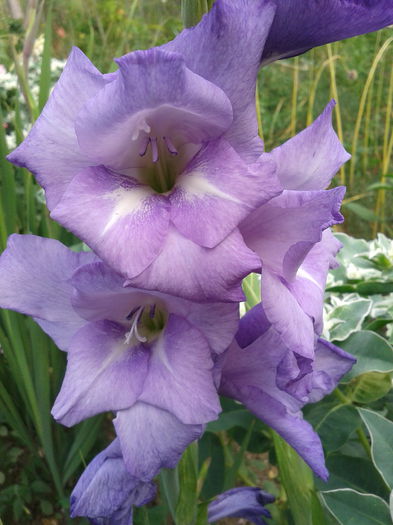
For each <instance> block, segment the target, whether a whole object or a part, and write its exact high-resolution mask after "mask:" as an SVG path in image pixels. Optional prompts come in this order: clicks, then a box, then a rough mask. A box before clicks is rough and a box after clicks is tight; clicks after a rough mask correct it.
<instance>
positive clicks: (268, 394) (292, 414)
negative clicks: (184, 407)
mask: <svg viewBox="0 0 393 525" xmlns="http://www.w3.org/2000/svg"><path fill="white" fill-rule="evenodd" d="M287 352H288V349H287V347H286V345H284V343H283V341H282V339H281V338H280V337H279V335H278V334H277V333H276V332H275V331H274V330H273V329H269V330H268V331H267V332H265V333H264V334H263V335H262V336H261V337H260V338H258V339H257V340H255V341H254V343H252V344H251V345H250V346H249V347H247V348H243V349H241V348H239V347H238V346H237V345H236V344H233V345H232V346H231V348H230V350H229V351H228V353H227V359H226V361H225V363H224V367H223V371H222V382H221V386H220V393H221V394H222V395H225V396H228V397H232V398H234V399H236V400H238V401H240V402H242V403H243V404H244V405H245V406H246V407H247V408H248V409H249V410H251V411H252V412H253V413H254V414H255V415H256V416H257V417H259V418H260V419H261V420H262V421H264V422H265V423H266V424H267V425H269V426H270V427H272V428H273V429H274V430H275V431H276V432H278V433H279V434H280V435H281V436H282V437H283V438H284V439H285V440H286V441H287V442H288V443H289V444H290V445H291V446H292V447H293V448H294V449H295V450H296V451H297V452H298V454H299V455H300V456H301V457H302V458H303V459H304V460H305V461H306V463H308V465H309V466H310V467H311V468H312V469H313V470H314V472H315V473H316V474H317V475H318V476H319V477H321V478H322V479H327V476H328V473H327V470H326V467H325V461H324V455H323V450H322V445H321V442H320V439H319V437H318V435H317V434H316V433H315V432H314V430H313V428H312V427H311V425H310V424H309V423H308V422H307V421H305V420H304V419H303V416H302V413H301V407H302V406H303V404H304V402H303V403H302V402H301V401H299V400H298V399H297V398H295V397H293V396H291V395H290V394H288V393H286V392H285V391H283V390H281V389H280V388H279V387H278V386H277V382H276V381H277V367H278V365H279V363H280V362H281V361H282V359H283V357H284V356H285V355H286V353H287Z"/></svg>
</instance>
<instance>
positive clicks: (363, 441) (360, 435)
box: [356, 428, 372, 458]
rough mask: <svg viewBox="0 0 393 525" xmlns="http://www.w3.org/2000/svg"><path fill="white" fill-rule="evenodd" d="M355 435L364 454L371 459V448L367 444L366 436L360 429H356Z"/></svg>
mask: <svg viewBox="0 0 393 525" xmlns="http://www.w3.org/2000/svg"><path fill="white" fill-rule="evenodd" d="M356 434H357V435H358V438H359V441H360V443H361V444H362V446H363V448H364V450H365V451H366V454H367V455H368V457H369V458H372V456H371V447H370V443H369V442H368V439H367V436H366V434H365V432H364V430H363V429H362V428H358V429H357V430H356Z"/></svg>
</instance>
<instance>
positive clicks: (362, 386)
mask: <svg viewBox="0 0 393 525" xmlns="http://www.w3.org/2000/svg"><path fill="white" fill-rule="evenodd" d="M391 388H392V381H391V379H390V375H389V374H382V373H381V372H368V373H367V374H362V375H361V376H358V377H357V378H356V379H354V380H353V381H351V383H350V384H349V387H348V392H347V397H349V398H350V399H351V400H352V401H353V402H355V403H361V404H363V405H365V404H367V403H371V402H373V401H377V400H378V399H381V397H384V396H385V395H386V394H387V393H388V392H389V390H390V389H391Z"/></svg>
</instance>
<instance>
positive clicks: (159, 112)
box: [76, 48, 232, 168]
mask: <svg viewBox="0 0 393 525" xmlns="http://www.w3.org/2000/svg"><path fill="white" fill-rule="evenodd" d="M116 62H117V64H118V65H119V71H118V74H117V75H116V79H115V80H114V81H113V82H112V83H110V84H108V85H107V86H106V88H105V89H103V90H102V91H100V92H98V93H97V96H95V97H92V98H91V99H90V100H89V101H88V102H87V103H86V105H85V106H84V108H83V109H82V110H81V112H80V113H79V116H78V120H77V123H76V131H77V135H78V140H79V143H80V145H81V148H82V149H83V151H86V153H87V154H88V155H89V156H90V158H91V159H92V160H94V163H95V164H105V165H109V166H112V167H117V168H129V167H133V166H135V165H137V162H139V161H138V159H140V157H139V152H140V148H141V139H142V138H143V137H144V136H149V135H151V136H153V137H164V136H166V137H170V139H171V141H172V142H173V143H175V144H177V146H180V145H182V144H185V143H194V144H202V143H203V142H205V141H207V140H210V139H211V138H215V137H218V136H220V135H221V134H222V133H223V132H224V131H226V129H227V128H228V127H229V126H230V124H231V122H232V108H231V104H230V102H229V100H228V98H227V96H226V95H225V93H224V92H223V91H222V90H221V89H220V88H219V87H217V86H216V85H214V84H212V83H211V82H209V81H208V80H205V78H202V77H200V76H199V75H196V74H195V73H193V72H192V71H190V70H189V69H187V67H186V66H185V64H184V59H183V57H182V56H181V55H180V54H178V53H169V52H167V51H164V50H162V49H159V48H153V49H149V50H147V51H135V52H132V53H129V54H127V55H125V56H123V57H121V58H119V59H117V60H116Z"/></svg>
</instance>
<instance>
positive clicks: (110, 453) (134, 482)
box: [71, 439, 156, 525]
mask: <svg viewBox="0 0 393 525" xmlns="http://www.w3.org/2000/svg"><path fill="white" fill-rule="evenodd" d="M155 493H156V489H155V486H154V483H145V482H141V481H139V480H138V479H137V478H134V477H133V476H131V475H130V474H129V473H128V472H127V470H126V468H125V464H124V461H123V457H122V454H121V449H120V444H119V440H118V439H115V440H114V441H113V442H112V443H111V444H110V445H109V446H108V447H107V448H106V449H105V450H103V451H102V452H101V453H100V454H98V456H96V457H95V458H94V459H93V461H91V463H90V464H89V465H88V466H87V468H86V469H85V471H84V472H83V474H82V476H81V477H80V479H79V481H78V483H77V484H76V486H75V488H74V490H73V492H72V494H71V517H72V518H75V517H77V516H85V517H87V518H89V521H90V523H92V525H132V514H133V510H132V509H133V505H135V506H137V507H141V506H142V505H145V504H146V503H148V502H149V501H151V500H152V499H153V498H154V496H155Z"/></svg>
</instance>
